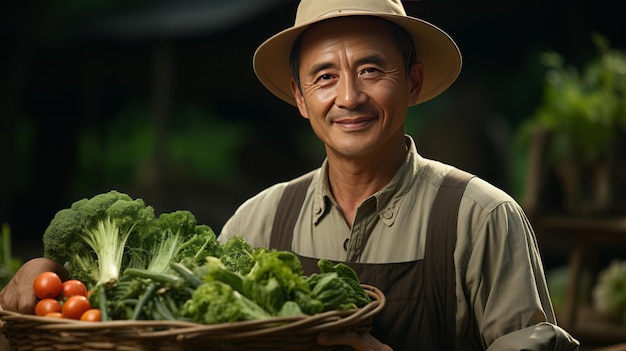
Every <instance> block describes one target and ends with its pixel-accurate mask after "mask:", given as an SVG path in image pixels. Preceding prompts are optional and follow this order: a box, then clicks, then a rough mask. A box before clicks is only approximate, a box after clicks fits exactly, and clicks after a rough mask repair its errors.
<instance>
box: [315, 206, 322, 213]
mask: <svg viewBox="0 0 626 351" xmlns="http://www.w3.org/2000/svg"><path fill="white" fill-rule="evenodd" d="M320 213H322V208H321V207H320V206H317V207H315V214H316V215H318V214H320Z"/></svg>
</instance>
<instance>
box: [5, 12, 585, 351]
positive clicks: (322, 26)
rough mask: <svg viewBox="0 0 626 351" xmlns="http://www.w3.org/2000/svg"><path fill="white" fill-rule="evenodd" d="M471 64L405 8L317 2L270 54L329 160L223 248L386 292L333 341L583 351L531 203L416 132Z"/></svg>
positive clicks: (272, 193) (258, 208) (251, 203)
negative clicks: (563, 308)
mask: <svg viewBox="0 0 626 351" xmlns="http://www.w3.org/2000/svg"><path fill="white" fill-rule="evenodd" d="M460 67H461V56H460V53H459V51H458V49H457V46H456V44H455V43H454V42H453V40H452V39H451V38H450V37H449V36H448V35H447V34H445V33H444V32H442V31H441V30H440V29H438V28H436V27H434V26H433V25H431V24H429V23H426V22H424V21H422V20H419V19H417V18H413V17H408V16H406V14H405V12H404V9H403V7H402V5H401V4H400V1H398V0H335V1H331V0H302V1H301V3H300V6H299V8H298V12H297V15H296V21H295V25H294V26H293V27H291V28H289V29H286V30H284V31H282V32H281V33H278V34H277V35H275V36H273V37H272V38H270V39H268V40H267V41H266V42H265V43H263V44H262V45H261V46H260V47H259V48H258V50H257V52H256V54H255V58H254V68H255V72H256V74H257V76H258V78H259V79H260V81H261V82H262V83H263V84H264V85H265V86H266V87H267V88H268V89H269V90H270V91H271V92H272V93H274V94H275V95H276V96H278V97H279V98H281V99H282V100H284V101H286V102H288V103H290V104H292V105H294V106H296V107H297V108H298V110H299V112H300V114H301V115H302V116H303V117H304V118H306V119H308V121H309V123H310V124H311V127H312V129H313V131H314V132H315V134H316V135H317V136H318V137H319V138H320V140H321V141H322V142H323V143H324V145H325V149H326V154H327V158H326V160H325V161H324V162H323V164H322V165H321V167H320V168H319V169H316V170H314V171H312V172H311V173H309V174H307V175H306V176H305V177H301V178H298V180H294V181H293V182H287V183H281V184H277V185H275V186H272V187H270V188H268V189H266V190H264V191H262V192H261V193H259V194H258V195H256V196H255V197H253V198H251V199H250V200H248V201H246V202H245V203H244V204H243V205H242V206H241V207H240V208H239V209H238V210H237V211H236V213H235V214H234V215H233V216H232V217H231V218H230V219H229V220H228V221H227V223H226V224H225V226H224V228H223V229H222V232H221V235H220V240H221V241H226V240H227V239H228V238H229V237H231V236H233V235H242V236H244V237H245V238H246V239H247V240H248V241H249V242H250V243H251V244H252V245H253V246H262V247H272V248H278V249H288V250H292V251H293V252H295V253H296V254H298V255H299V256H300V257H301V259H302V260H303V266H304V268H305V270H306V272H307V273H311V272H312V271H313V270H314V268H315V267H314V266H315V262H316V261H317V260H318V259H319V258H327V259H330V260H333V261H342V262H348V264H350V265H351V266H352V267H354V268H355V270H357V272H358V273H359V277H360V279H361V281H362V282H363V283H367V284H371V285H374V286H377V287H378V288H380V289H381V290H382V291H383V292H384V293H385V296H386V298H387V304H386V307H385V309H384V310H383V311H382V312H381V313H380V314H379V315H377V316H375V318H374V320H373V327H372V331H371V333H357V332H348V333H327V334H322V335H320V337H319V338H318V342H319V343H320V344H321V345H346V346H350V347H351V348H353V349H355V350H390V349H393V350H452V349H456V350H484V349H489V350H522V349H523V350H576V349H577V348H578V342H577V341H576V340H574V339H573V338H572V337H571V336H570V335H569V334H568V333H567V332H565V331H564V330H562V329H561V328H559V327H558V326H557V325H556V321H555V317H554V312H553V310H552V306H551V302H550V299H549V295H548V291H547V287H546V283H545V277H544V273H543V270H542V265H541V259H540V257H539V253H538V249H537V245H536V242H535V236H534V233H533V231H532V228H531V227H530V224H529V223H528V220H527V219H526V217H525V215H524V213H523V211H522V209H521V208H520V207H519V205H518V204H517V203H516V202H515V201H514V200H513V199H512V198H511V197H510V196H508V195H506V194H505V193H503V192H502V191H500V190H498V189H496V188H495V187H493V186H491V185H490V184H488V183H486V182H484V181H483V180H481V179H479V178H476V177H468V176H467V174H466V173H463V172H459V171H458V170H456V169H455V168H453V167H451V166H448V165H445V164H442V163H439V162H436V161H432V160H428V159H425V158H423V157H421V156H420V155H419V154H418V153H417V150H416V147H415V143H414V142H413V140H412V139H411V137H410V136H407V135H405V134H404V121H405V116H406V112H407V108H408V107H409V106H413V105H416V104H419V103H422V102H424V101H427V100H429V99H432V98H434V97H436V96H437V95H439V94H440V93H441V92H443V91H444V90H446V89H447V88H448V87H449V86H450V85H451V84H452V83H453V82H454V80H455V79H456V77H457V76H458V74H459V72H460ZM449 175H450V176H449ZM452 175H454V176H452ZM303 180H304V181H303ZM294 184H299V185H302V184H303V187H301V188H300V189H303V190H300V192H297V191H296V190H293V189H294V187H293V185H294ZM296 193H297V194H300V196H301V198H300V200H294V199H297V198H298V197H297V196H295V195H294V194H296ZM442 194H445V195H442ZM450 194H455V195H454V196H449V195H450ZM457 197H458V201H457V202H455V201H456V200H455V201H451V200H450V199H451V198H452V199H457ZM284 199H287V200H284ZM441 199H443V200H441ZM285 201H286V202H285ZM290 201H291V202H290ZM285 204H286V205H285ZM440 204H443V205H442V206H440ZM440 207H441V209H439V208H440ZM457 213H458V215H457ZM29 266H30V267H32V268H29ZM47 267H49V268H50V269H55V270H58V269H57V267H55V266H54V263H52V262H49V261H46V260H45V259H38V260H34V261H30V262H28V263H27V264H25V265H24V269H22V270H20V273H18V275H16V278H15V279H14V280H13V281H12V282H11V284H14V285H13V286H14V287H15V288H12V289H5V291H3V294H2V296H0V302H2V305H3V306H4V307H5V308H9V309H12V310H28V309H29V308H31V309H32V304H33V302H34V299H30V300H29V298H28V296H29V293H28V292H27V291H24V290H23V291H22V292H23V294H25V295H24V296H25V297H21V296H19V295H16V292H19V291H20V290H19V286H20V285H19V284H17V283H16V281H22V282H27V281H32V279H34V276H35V275H34V272H36V271H41V270H44V269H45V268H47ZM15 284H17V285H15ZM24 285H27V284H22V285H21V286H24ZM31 295H32V294H31ZM31 300H32V301H31Z"/></svg>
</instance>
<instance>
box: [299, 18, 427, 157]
mask: <svg viewBox="0 0 626 351" xmlns="http://www.w3.org/2000/svg"><path fill="white" fill-rule="evenodd" d="M300 57H301V61H300V70H299V72H300V80H301V89H302V92H300V90H299V89H298V87H297V85H296V83H295V81H292V90H293V92H294V95H295V97H296V102H297V104H298V109H299V111H300V113H301V114H302V116H303V117H304V118H307V119H309V121H310V123H311V127H312V128H313V131H314V132H315V133H316V135H317V136H318V137H319V138H320V139H321V140H322V141H323V142H324V144H325V145H326V149H327V152H328V153H329V154H330V153H334V154H336V155H338V156H343V157H364V156H365V157H367V156H368V155H370V154H373V153H374V152H377V153H380V152H381V151H384V149H385V148H386V147H391V146H390V145H397V142H398V139H395V138H401V139H402V140H404V137H403V134H404V119H405V116H406V109H407V107H408V106H411V105H413V104H415V103H416V101H417V98H418V96H419V90H420V87H421V80H422V69H421V65H420V64H417V65H414V66H413V68H412V69H411V72H409V74H407V72H406V70H405V65H404V61H403V58H402V55H401V53H400V51H399V50H398V48H397V47H396V46H395V45H394V38H393V37H392V30H391V28H390V27H389V25H388V24H386V23H385V22H383V21H382V20H379V19H374V18H367V17H353V18H341V19H335V20H331V21H326V22H323V23H320V24H318V25H315V26H314V27H312V28H310V29H309V30H308V31H307V32H306V33H305V34H304V36H303V38H302V49H301V55H300Z"/></svg>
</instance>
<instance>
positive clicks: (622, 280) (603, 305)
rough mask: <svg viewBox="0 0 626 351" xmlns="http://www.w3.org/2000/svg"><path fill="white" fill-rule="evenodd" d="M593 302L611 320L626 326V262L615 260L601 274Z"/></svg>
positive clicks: (595, 288) (594, 291) (593, 295)
mask: <svg viewBox="0 0 626 351" xmlns="http://www.w3.org/2000/svg"><path fill="white" fill-rule="evenodd" d="M592 302H593V307H594V308H595V309H596V310H597V311H598V312H600V313H602V314H603V315H605V316H606V317H607V318H609V319H610V320H612V321H615V322H618V323H623V324H626V261H623V260H614V261H612V262H611V263H610V264H609V265H608V267H606V268H604V269H603V270H602V271H601V272H600V274H599V275H598V282H597V283H596V285H595V286H594V288H593V291H592Z"/></svg>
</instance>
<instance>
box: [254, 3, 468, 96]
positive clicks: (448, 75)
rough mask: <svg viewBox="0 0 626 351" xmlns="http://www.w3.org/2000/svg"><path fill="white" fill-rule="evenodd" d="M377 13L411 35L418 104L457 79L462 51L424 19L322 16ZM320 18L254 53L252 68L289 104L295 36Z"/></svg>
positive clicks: (296, 28)
mask: <svg viewBox="0 0 626 351" xmlns="http://www.w3.org/2000/svg"><path fill="white" fill-rule="evenodd" d="M355 15H362V16H376V17H379V18H382V19H386V20H388V21H390V22H393V23H395V24H397V25H399V26H400V27H402V28H404V29H405V30H406V31H407V32H408V33H409V35H410V36H411V37H412V38H413V42H414V43H415V50H416V53H417V59H418V61H420V62H421V63H422V64H423V65H424V81H423V82H422V90H421V92H420V97H419V99H418V101H417V104H420V103H423V102H426V101H428V100H431V99H432V98H434V97H436V96H438V95H439V94H441V93H442V92H444V91H445V90H446V89H448V88H449V87H450V86H451V85H452V83H454V81H455V80H456V79H457V77H458V76H459V74H460V72H461V66H462V58H461V53H460V51H459V49H458V47H457V45H456V43H455V42H454V40H452V38H451V37H450V36H449V35H448V34H446V33H445V32H444V31H442V30H441V29H439V28H438V27H436V26H434V25H433V24H431V23H428V22H426V21H424V20H421V19H418V18H415V17H409V16H401V15H392V14H372V13H367V12H362V13H358V12H357V13H355V12H352V13H349V12H343V13H338V14H335V15H333V16H329V17H324V18H323V19H329V18H336V17H343V16H355ZM319 21H320V19H316V20H314V21H311V22H308V23H303V24H301V25H299V26H295V27H291V28H289V29H286V30H283V31H282V32H279V33H278V34H275V35H274V36H272V37H271V38H269V39H267V40H266V41H265V42H263V43H262V44H261V45H260V46H259V47H258V48H257V50H256V52H255V53H254V59H253V67H254V72H255V74H256V75H257V77H258V79H259V80H260V81H261V83H262V84H263V85H264V86H265V88H267V89H268V90H269V91H270V92H271V93H273V94H274V95H276V96H277V97H279V98H280V99H282V100H284V101H286V102H287V103H289V104H291V105H294V106H295V105H296V101H295V99H294V97H293V94H292V92H291V85H290V80H291V68H290V66H289V56H290V54H291V48H292V47H293V44H294V42H295V41H296V39H297V38H298V37H299V36H300V34H302V33H303V32H304V31H305V30H306V29H307V28H309V27H310V26H311V25H312V24H314V23H317V22H319Z"/></svg>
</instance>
